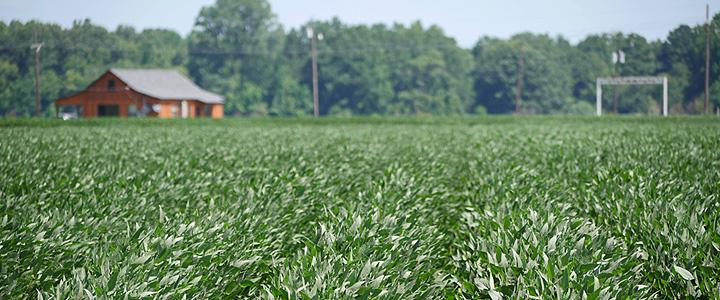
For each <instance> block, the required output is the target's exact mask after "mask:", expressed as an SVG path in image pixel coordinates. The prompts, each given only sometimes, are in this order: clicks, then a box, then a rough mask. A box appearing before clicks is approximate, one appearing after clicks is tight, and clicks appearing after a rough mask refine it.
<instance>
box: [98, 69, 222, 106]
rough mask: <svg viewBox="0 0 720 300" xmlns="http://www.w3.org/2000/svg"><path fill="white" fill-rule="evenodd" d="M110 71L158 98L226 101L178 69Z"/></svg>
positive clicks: (141, 91) (130, 84)
mask: <svg viewBox="0 0 720 300" xmlns="http://www.w3.org/2000/svg"><path fill="white" fill-rule="evenodd" d="M109 72H110V73H112V74H114V75H115V76H117V77H118V78H119V79H120V80H122V81H123V82H125V84H127V85H128V86H129V87H130V88H132V89H133V90H135V91H137V92H138V93H142V94H145V95H148V96H151V97H154V98H158V99H161V100H163V99H188V100H199V101H202V102H205V103H224V102H225V98H223V97H222V96H220V95H218V94H215V93H212V92H209V91H206V90H203V89H201V88H200V87H198V86H197V85H195V83H193V82H192V81H191V80H190V79H188V78H187V77H185V76H184V75H183V74H181V73H180V72H178V71H177V70H165V69H110V71H109Z"/></svg>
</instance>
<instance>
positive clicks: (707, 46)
mask: <svg viewBox="0 0 720 300" xmlns="http://www.w3.org/2000/svg"><path fill="white" fill-rule="evenodd" d="M709 109H710V4H706V5H705V114H706V115H707V114H708V113H709Z"/></svg>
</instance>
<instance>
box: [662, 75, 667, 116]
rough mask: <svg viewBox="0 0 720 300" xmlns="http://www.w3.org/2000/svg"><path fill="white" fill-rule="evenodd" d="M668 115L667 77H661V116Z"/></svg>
mask: <svg viewBox="0 0 720 300" xmlns="http://www.w3.org/2000/svg"><path fill="white" fill-rule="evenodd" d="M667 115H668V79H667V76H666V77H663V116H665V117H667Z"/></svg>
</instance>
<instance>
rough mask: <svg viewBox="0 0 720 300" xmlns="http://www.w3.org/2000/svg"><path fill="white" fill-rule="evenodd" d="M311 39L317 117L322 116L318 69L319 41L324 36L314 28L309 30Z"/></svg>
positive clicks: (314, 99) (315, 112) (315, 113)
mask: <svg viewBox="0 0 720 300" xmlns="http://www.w3.org/2000/svg"><path fill="white" fill-rule="evenodd" d="M307 35H308V38H310V56H312V82H313V112H314V115H315V117H316V118H317V117H319V116H320V99H319V98H320V92H319V91H318V67H317V45H316V43H317V40H321V41H322V39H323V34H322V33H320V34H316V33H315V30H314V29H313V28H308V29H307Z"/></svg>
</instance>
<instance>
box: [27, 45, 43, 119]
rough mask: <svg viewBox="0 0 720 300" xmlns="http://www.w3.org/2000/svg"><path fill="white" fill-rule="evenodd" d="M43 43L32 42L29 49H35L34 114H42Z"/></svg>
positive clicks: (38, 115)
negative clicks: (41, 62)
mask: <svg viewBox="0 0 720 300" xmlns="http://www.w3.org/2000/svg"><path fill="white" fill-rule="evenodd" d="M42 46H43V43H33V44H32V45H31V46H30V49H33V50H35V116H37V117H40V116H41V115H42V103H40V48H42Z"/></svg>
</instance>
